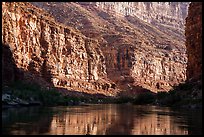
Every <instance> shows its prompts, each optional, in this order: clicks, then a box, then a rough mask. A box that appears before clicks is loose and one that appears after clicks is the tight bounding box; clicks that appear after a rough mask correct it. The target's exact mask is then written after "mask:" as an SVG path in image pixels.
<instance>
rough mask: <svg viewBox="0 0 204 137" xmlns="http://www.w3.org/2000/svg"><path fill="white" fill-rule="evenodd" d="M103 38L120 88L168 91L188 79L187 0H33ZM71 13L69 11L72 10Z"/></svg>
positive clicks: (108, 65)
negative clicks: (122, 0) (45, 0)
mask: <svg viewBox="0 0 204 137" xmlns="http://www.w3.org/2000/svg"><path fill="white" fill-rule="evenodd" d="M32 4H34V5H35V6H38V7H40V8H43V9H45V10H46V11H48V12H49V13H50V14H51V15H52V16H54V17H55V19H56V20H57V21H58V22H61V23H63V24H66V25H67V26H71V27H73V28H76V29H78V30H80V31H81V32H82V33H83V34H84V35H86V36H87V37H90V38H94V39H96V40H97V41H98V42H99V45H100V49H101V50H102V52H103V55H104V57H105V67H106V71H107V78H108V79H109V80H111V81H113V82H115V83H116V87H117V88H119V89H120V90H121V91H130V92H131V93H133V92H134V91H137V90H138V89H137V87H138V86H139V87H143V88H145V89H149V90H151V91H153V92H159V91H169V90H170V89H171V88H172V86H175V85H178V84H179V83H181V82H184V81H185V80H186V66H187V56H186V48H185V37H184V20H185V17H186V15H187V7H188V3H177V2H175V3H174V2H172V3H168V2H161V3H158V2H155V3H154V2H145V3H144V2H110V3H109V2H76V3H75V2H64V3H56V2H41V3H39V2H32ZM68 13H69V14H68Z"/></svg>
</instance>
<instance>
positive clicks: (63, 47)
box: [2, 2, 113, 95]
mask: <svg viewBox="0 0 204 137" xmlns="http://www.w3.org/2000/svg"><path fill="white" fill-rule="evenodd" d="M2 43H3V44H6V45H9V47H10V50H11V52H12V56H13V58H14V62H15V64H16V66H17V68H19V69H22V70H23V71H25V72H30V74H32V75H31V76H30V81H32V80H34V79H35V78H34V77H35V76H39V77H41V78H43V79H44V80H45V81H47V82H48V83H50V84H52V85H54V86H55V87H63V88H67V89H72V90H79V91H84V92H90V93H91V94H92V93H100V92H102V93H104V94H107V95H111V93H110V92H111V91H112V90H113V88H111V83H109V82H107V81H106V80H105V78H106V67H105V59H104V55H103V53H102V51H101V49H100V48H99V44H98V42H97V41H95V40H93V39H90V38H87V37H85V36H84V35H83V34H81V33H80V32H79V31H76V30H74V29H72V28H70V27H65V26H64V25H63V24H59V23H57V22H56V21H55V20H54V18H53V17H52V16H50V15H49V14H48V13H46V12H45V11H43V10H41V9H39V8H36V7H34V6H33V5H31V4H30V3H15V2H11V3H9V2H3V3H2ZM3 46H4V45H3ZM4 58H6V57H4ZM8 66H9V65H8ZM6 69H7V68H5V70H6ZM35 80H36V79H35ZM37 81H38V83H39V84H41V85H42V86H44V85H43V83H42V82H41V81H40V80H38V79H37Z"/></svg>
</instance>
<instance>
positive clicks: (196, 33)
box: [185, 2, 202, 80]
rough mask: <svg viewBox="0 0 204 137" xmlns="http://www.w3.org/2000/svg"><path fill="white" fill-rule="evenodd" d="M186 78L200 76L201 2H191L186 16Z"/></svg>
mask: <svg viewBox="0 0 204 137" xmlns="http://www.w3.org/2000/svg"><path fill="white" fill-rule="evenodd" d="M185 33H186V48H187V54H188V65H187V79H188V80H201V77H202V3H201V2H192V3H191V4H190V6H189V12H188V17H187V18H186V30H185Z"/></svg>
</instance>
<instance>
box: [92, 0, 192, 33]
mask: <svg viewBox="0 0 204 137" xmlns="http://www.w3.org/2000/svg"><path fill="white" fill-rule="evenodd" d="M95 5H96V6H97V7H99V8H102V9H104V10H106V11H108V12H112V13H113V14H116V15H121V16H127V15H131V16H136V17H138V18H139V19H141V20H143V21H145V22H148V23H151V24H154V23H155V24H158V25H167V26H170V27H175V28H178V29H181V30H182V29H184V23H185V22H184V21H185V17H186V15H187V7H188V3H182V2H96V3H95ZM182 31H183V30H182Z"/></svg>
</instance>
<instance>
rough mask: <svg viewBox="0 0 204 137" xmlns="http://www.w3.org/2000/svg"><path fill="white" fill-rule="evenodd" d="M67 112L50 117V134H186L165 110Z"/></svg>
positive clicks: (129, 108)
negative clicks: (51, 118)
mask: <svg viewBox="0 0 204 137" xmlns="http://www.w3.org/2000/svg"><path fill="white" fill-rule="evenodd" d="M68 111H69V113H66V112H64V113H61V114H59V115H56V116H54V118H53V121H52V123H51V126H50V128H51V129H50V131H51V132H50V134H101V135H102V134H106V135H108V134H117V135H119V134H134V135H137V134H188V129H187V127H180V125H181V123H175V121H176V120H175V119H176V117H174V116H173V115H174V114H173V113H172V114H171V111H170V110H169V109H168V108H162V109H161V110H159V109H156V108H155V107H148V106H146V107H144V106H143V107H142V106H141V107H138V106H131V105H106V106H105V107H104V106H100V105H96V106H94V107H93V106H91V107H88V106H87V107H79V108H69V109H68ZM180 120H182V121H183V120H184V119H182V118H181V119H180ZM177 121H179V118H178V119H177Z"/></svg>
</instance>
